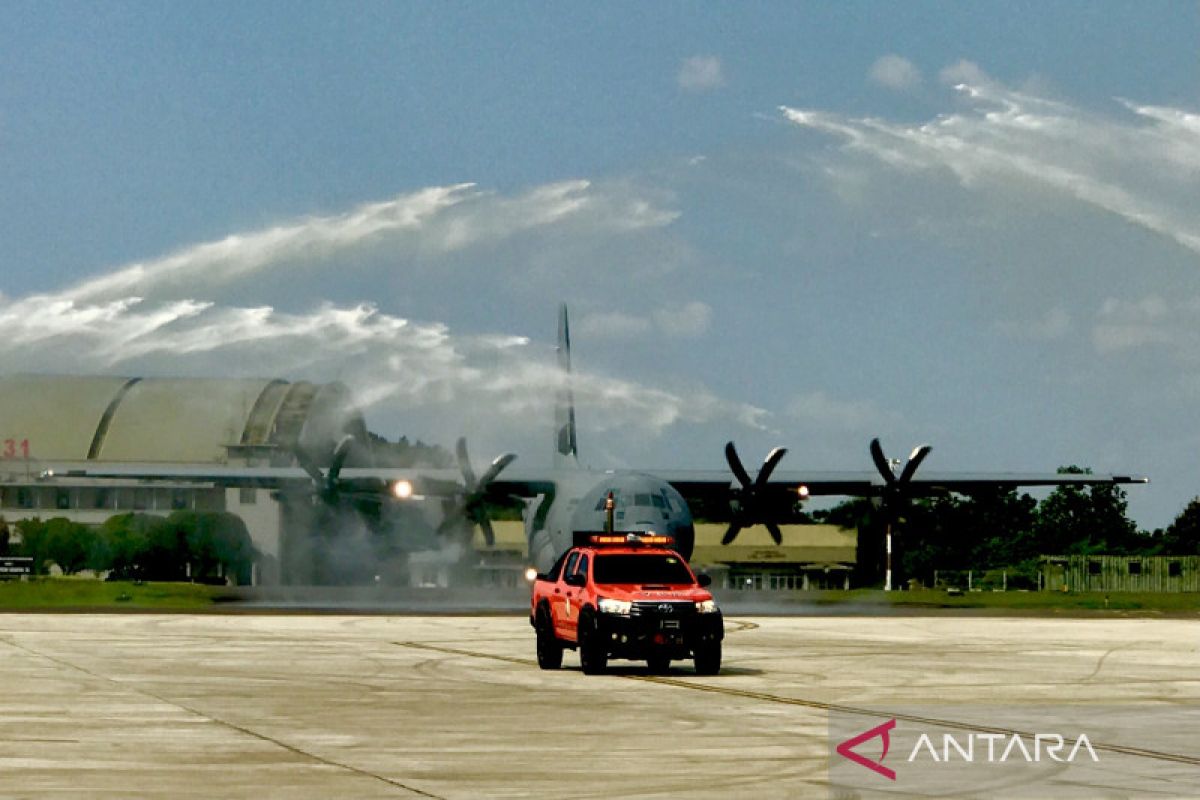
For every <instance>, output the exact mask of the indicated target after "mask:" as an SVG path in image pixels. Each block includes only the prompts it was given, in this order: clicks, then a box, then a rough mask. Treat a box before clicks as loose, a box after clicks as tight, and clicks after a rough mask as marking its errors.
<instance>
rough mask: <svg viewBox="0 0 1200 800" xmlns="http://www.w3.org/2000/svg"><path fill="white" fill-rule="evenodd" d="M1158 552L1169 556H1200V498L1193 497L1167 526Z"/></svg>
mask: <svg viewBox="0 0 1200 800" xmlns="http://www.w3.org/2000/svg"><path fill="white" fill-rule="evenodd" d="M1158 550H1159V552H1161V553H1162V554H1163V555H1168V556H1195V555H1200V497H1193V498H1192V501H1191V502H1190V503H1188V504H1187V505H1186V506H1184V508H1183V510H1182V511H1180V512H1179V516H1177V517H1175V521H1174V522H1172V523H1171V524H1170V525H1168V526H1167V529H1166V530H1165V531H1164V532H1163V535H1162V537H1161V539H1160V540H1159V543H1158Z"/></svg>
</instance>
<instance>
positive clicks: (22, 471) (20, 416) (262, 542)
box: [0, 375, 367, 582]
mask: <svg viewBox="0 0 1200 800" xmlns="http://www.w3.org/2000/svg"><path fill="white" fill-rule="evenodd" d="M346 432H350V433H354V434H355V435H357V436H359V437H360V438H361V439H363V440H365V439H366V438H367V435H366V426H365V425H364V423H363V420H362V417H361V415H360V414H359V413H358V412H357V411H355V410H354V409H353V407H352V404H351V402H350V393H349V391H348V390H347V389H346V387H345V386H343V385H341V384H338V383H330V384H312V383H306V382H296V383H289V382H287V381H282V380H266V379H209V378H144V379H143V378H124V377H98V376H65V375H12V376H4V377H0V514H2V515H3V516H4V517H5V518H6V519H7V520H8V521H10V522H12V521H15V520H19V519H25V518H31V517H41V518H43V519H46V518H50V517H67V518H68V519H72V520H74V521H77V522H83V523H87V524H99V523H101V522H103V521H104V520H106V519H108V518H109V517H111V516H113V515H114V514H118V513H123V512H128V511H137V512H146V513H160V514H168V513H170V512H171V511H173V510H179V509H192V510H200V511H230V512H232V513H234V514H237V515H238V516H239V517H241V518H242V520H243V521H244V522H245V523H246V527H247V529H248V530H249V532H250V536H251V538H252V539H253V541H254V545H255V547H256V548H257V549H258V550H259V552H260V553H262V554H263V556H264V559H263V562H264V564H265V565H267V571H268V573H274V574H267V575H266V576H265V577H266V578H267V580H268V582H272V581H273V580H275V579H277V578H278V565H281V564H282V568H283V570H284V571H285V572H286V571H287V570H288V568H289V565H288V560H289V557H291V558H292V560H294V561H296V562H302V561H303V553H292V554H289V552H288V550H289V541H288V538H287V536H286V533H287V532H286V531H284V530H283V529H282V528H281V525H280V517H281V514H280V506H279V504H278V503H276V502H275V501H274V500H272V499H271V498H270V496H269V494H268V493H267V492H263V491H259V490H256V489H227V488H222V487H219V486H215V485H212V484H207V485H205V484H197V483H194V482H182V481H181V482H177V483H169V482H162V481H154V482H139V481H134V480H123V481H122V480H89V479H82V478H71V477H66V476H64V475H63V474H62V470H63V469H64V468H65V469H70V468H72V467H86V466H87V465H89V464H91V465H94V464H97V463H109V464H131V465H136V464H143V465H157V466H162V465H170V466H179V467H187V466H201V467H204V466H212V465H227V466H261V465H284V464H287V465H290V464H291V463H293V456H292V450H293V448H295V447H296V446H298V445H299V446H302V447H304V448H306V449H308V450H310V451H311V452H313V453H328V452H331V451H332V448H333V444H334V443H335V442H336V441H337V440H338V439H339V438H340V437H341V436H342V435H343V434H344V433H346ZM51 465H53V466H54V467H55V468H57V470H58V474H53V475H52V474H50V473H49V472H48V467H49V466H51ZM291 549H292V550H293V551H297V550H302V549H303V548H302V547H299V546H298V545H297V546H293V547H292V548H291ZM294 568H295V569H297V570H300V569H302V565H294Z"/></svg>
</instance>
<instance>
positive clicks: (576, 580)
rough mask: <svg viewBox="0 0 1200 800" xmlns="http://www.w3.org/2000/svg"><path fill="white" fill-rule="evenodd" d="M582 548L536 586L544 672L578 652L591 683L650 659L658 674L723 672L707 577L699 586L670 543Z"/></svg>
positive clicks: (588, 543)
mask: <svg viewBox="0 0 1200 800" xmlns="http://www.w3.org/2000/svg"><path fill="white" fill-rule="evenodd" d="M576 542H577V545H576V546H575V547H572V548H571V549H570V550H568V551H567V552H566V553H564V554H563V555H562V557H561V558H560V559H559V560H558V561H557V562H556V563H555V565H554V566H553V567H551V569H550V571H549V572H547V573H545V574H541V575H538V576H537V578H536V579H535V580H534V583H533V595H532V598H531V603H530V615H529V621H530V624H531V625H533V629H534V631H535V632H536V634H537V659H538V666H540V667H541V668H542V669H558V668H559V667H560V666H562V658H563V650H564V649H572V650H578V651H579V661H580V664H581V666H582V667H583V671H584V672H585V673H587V674H589V675H591V674H597V673H601V672H603V671H604V670H605V668H606V667H607V665H608V660H609V659H610V658H624V659H632V660H643V659H644V660H645V661H646V662H647V664H648V665H649V667H650V670H651V671H652V672H656V673H662V672H666V671H667V669H668V668H669V667H670V664H671V661H672V660H676V659H687V658H691V659H693V660H694V662H695V667H696V672H697V673H698V674H701V675H715V674H717V673H718V672H719V671H720V669H721V641H722V640H723V639H724V637H725V629H724V621H723V619H722V616H721V611H720V609H718V608H717V604H716V602H715V601H714V600H713V596H712V593H711V592H709V591H708V590H707V589H706V588H704V587H706V586H707V585H708V583H709V579H708V576H707V575H702V576H700V577H699V578H697V577H696V575H695V574H694V573H693V572H692V570H691V568H690V567H688V565H687V562H686V561H684V559H683V557H682V556H680V555H679V554H678V553H677V552H675V551H674V550H672V549H670V547H669V546H668V544H669V542H670V539H669V538H668V537H661V536H653V535H649V536H647V535H641V534H636V533H630V534H577V535H576Z"/></svg>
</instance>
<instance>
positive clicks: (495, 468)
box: [65, 305, 1148, 571]
mask: <svg viewBox="0 0 1200 800" xmlns="http://www.w3.org/2000/svg"><path fill="white" fill-rule="evenodd" d="M558 361H559V366H560V368H561V369H562V370H563V371H564V372H565V373H566V374H567V375H568V376H569V374H570V370H571V350H570V331H569V325H568V318H567V308H566V306H565V305H564V306H561V307H560V309H559V324H558ZM555 427H556V430H555V461H554V467H553V468H552V469H524V468H522V467H521V466H519V465H518V466H512V464H513V461H515V460H516V456H515V455H513V454H511V453H506V454H504V455H502V456H500V457H498V458H496V459H495V460H494V461H493V462H492V463H491V464H490V465H489V467H488V469H487V470H486V471H485V472H484V473H483V475H481V476H477V475H476V473H475V471H474V470H473V469H472V466H471V461H470V457H469V455H468V452H467V447H466V443H465V441H463V440H461V439H460V440H459V442H458V445H457V448H456V455H457V458H458V466H459V469H458V471H454V470H447V469H426V468H416V467H414V468H408V469H396V468H375V467H355V468H343V465H344V464H345V463H346V460H347V456H348V454H349V453H350V452H351V450H352V449H353V448H355V447H357V446H359V445H358V443H357V442H356V441H355V440H354V438H353V437H351V436H346V437H344V438H343V439H342V440H341V441H340V442H339V443H338V445H337V446H336V448H334V450H333V452H332V454H331V456H330V457H329V459H328V463H329V466H328V467H327V468H326V469H325V470H324V471H322V470H321V468H320V466H319V465H318V464H317V463H316V462H315V461H314V460H313V459H312V458H311V456H310V455H306V454H304V453H303V452H300V451H297V453H296V456H297V461H298V462H299V464H300V466H299V467H292V468H287V467H196V468H187V467H182V468H181V467H164V466H159V465H100V464H96V465H92V464H88V465H86V466H83V467H77V465H71V468H69V469H68V471H67V472H66V473H65V474H66V475H67V476H80V477H94V478H125V479H142V480H173V481H180V480H186V481H196V482H203V483H213V484H216V485H219V486H227V487H265V488H270V489H274V490H277V491H282V492H285V493H286V492H293V493H302V492H304V491H308V492H310V493H311V495H312V496H313V498H314V501H315V502H319V503H321V504H324V505H327V506H332V507H334V508H339V507H345V506H351V507H355V506H361V504H363V503H367V504H371V503H385V502H392V501H396V502H403V501H405V500H408V499H409V498H414V497H427V498H439V497H440V498H445V499H447V500H448V501H449V502H450V508H449V510H448V511H447V513H446V519H445V520H444V521H443V523H442V525H441V526H440V529H441V530H443V531H444V530H448V529H450V528H452V527H454V526H456V525H462V524H464V523H472V524H477V525H479V526H480V528H481V530H482V532H483V535H484V538H485V540H487V541H488V542H489V543H491V541H492V529H491V524H490V521H489V519H488V512H487V507H488V504H489V503H490V502H496V501H501V502H503V501H507V500H510V499H512V498H520V499H522V500H523V501H524V503H525V514H524V520H525V532H526V536H527V538H528V545H529V551H528V552H529V558H530V560H531V561H532V563H533V565H534V566H535V567H536V568H537V569H538V570H539V571H545V570H546V569H548V568H549V567H550V566H551V564H553V563H554V561H555V560H556V559H557V558H558V556H559V555H561V554H562V553H563V552H565V551H566V550H567V549H569V548H570V547H571V546H572V544H573V536H574V532H576V531H596V530H602V529H604V526H605V522H606V515H605V502H606V500H607V498H608V496H609V495H610V494H611V495H612V496H613V500H614V502H615V509H614V516H615V519H614V524H615V526H616V528H617V529H619V530H621V531H643V532H644V531H654V532H656V533H662V534H666V535H669V536H672V537H673V538H674V540H675V548H676V549H677V550H678V551H679V552H680V553H681V554H682V555H683V556H684V557H685V558H690V557H691V553H692V549H693V546H694V542H695V532H694V526H693V523H692V515H691V511H690V508H689V504H688V499H691V500H693V501H696V500H702V501H704V502H705V503H706V505H710V504H711V503H713V502H717V503H727V504H728V508H729V519H730V522H729V527H728V529H727V531H726V533H725V537H724V539H723V540H722V542H723V543H724V544H729V543H730V542H732V541H733V540H734V539H735V538H736V537H737V535H738V532H739V531H741V530H742V529H743V528H747V527H750V526H753V525H764V526H765V527H766V528H767V529H768V531H769V532H770V533H771V536H772V537H773V538H774V539H775V541H776V542H780V541H781V538H782V537H781V533H780V529H779V527H778V524H779V522H780V521H781V520H784V519H787V518H788V515H789V514H790V513H792V512H793V509H794V508H795V506H796V504H797V502H798V501H802V500H803V499H804V498H806V497H809V496H812V495H846V496H864V497H871V498H875V499H876V500H877V501H878V502H879V503H881V504H882V505H883V506H884V509H885V511H886V512H887V513H886V516H888V517H889V518H893V519H894V518H895V517H896V516H897V515H898V514H899V512H900V509H902V508H903V505H904V503H906V502H907V501H908V500H909V499H911V498H914V497H923V496H930V495H937V494H941V493H946V492H953V493H960V494H970V493H972V492H973V491H974V492H978V491H981V490H986V489H996V488H1000V489H1011V488H1015V487H1019V486H1062V485H1068V484H1069V485H1077V486H1086V485H1097V484H1127V483H1146V482H1147V481H1148V479H1147V478H1144V477H1136V476H1129V475H1091V474H1087V475H1075V474H1071V475H1067V474H1055V473H963V472H956V473H921V474H919V475H918V468H919V467H920V466H921V464H922V462H923V461H924V460H925V458H926V456H928V455H929V453H930V450H931V448H930V447H929V446H927V445H926V446H922V447H918V448H917V449H915V450H914V451H913V452H912V454H911V455H910V456H909V459H908V461H907V462H906V463H905V465H904V467H903V469H901V470H900V472H899V473H898V474H897V473H896V471H895V469H894V465H893V462H890V461H889V460H888V459H887V458H886V457H885V455H884V453H883V449H882V447H881V446H880V444H879V440H878V439H876V440H873V441H872V442H871V444H870V448H869V451H870V454H871V459H872V461H873V463H874V466H875V470H874V471H870V470H863V471H853V472H819V471H809V470H779V469H777V467H778V466H779V463H780V461H781V459H782V458H783V457H784V455H785V454H786V452H787V451H786V449H784V448H782V447H777V448H775V449H774V450H772V451H771V452H770V453H769V454H768V455H767V457H766V459H765V460H764V461H763V464H762V466H761V467H760V468H759V470H758V472H757V473H756V474H755V475H754V476H753V477H751V475H750V473H749V471H748V470H747V469H746V468H745V466H744V465H743V464H742V461H741V458H740V457H739V455H738V452H737V449H736V448H735V447H734V444H733V442H729V443H727V444H726V445H725V460H726V462H727V464H728V466H729V472H725V471H724V470H680V469H666V470H646V471H640V470H596V469H589V468H585V467H582V466H580V464H579V459H578V445H577V434H576V426H575V404H574V399H573V396H572V392H571V389H570V382H569V377H568V380H567V381H565V382H564V384H563V387H562V388H561V389H560V390H559V392H558V396H557V398H556V404H555ZM306 485H307V489H306V488H305V487H306Z"/></svg>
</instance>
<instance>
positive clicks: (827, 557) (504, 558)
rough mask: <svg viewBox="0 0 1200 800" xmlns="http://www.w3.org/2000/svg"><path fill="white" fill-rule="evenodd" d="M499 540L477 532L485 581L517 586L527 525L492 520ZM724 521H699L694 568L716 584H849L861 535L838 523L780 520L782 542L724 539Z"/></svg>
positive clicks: (758, 537)
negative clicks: (487, 542)
mask: <svg viewBox="0 0 1200 800" xmlns="http://www.w3.org/2000/svg"><path fill="white" fill-rule="evenodd" d="M492 527H493V529H494V531H495V534H496V542H495V544H494V545H492V546H491V547H488V546H486V545H485V544H484V542H483V537H482V536H481V535H480V534H479V532H478V531H477V532H476V533H475V539H474V542H473V546H474V548H475V551H476V553H477V554H478V557H479V560H478V569H479V571H480V577H481V581H482V583H483V584H484V585H489V586H502V587H508V586H517V585H519V582H520V581H521V580H522V579H523V578H522V574H523V572H524V570H525V567H526V566H527V565H528V553H527V548H526V542H525V526H524V524H523V523H521V522H493V523H492ZM725 530H726V527H725V525H719V524H699V525H697V526H696V546H695V550H694V551H693V553H692V559H691V563H692V567H693V568H694V569H696V570H697V571H699V572H707V573H708V574H709V575H711V576H712V578H713V585H714V586H717V587H720V588H723V589H730V590H782V591H786V590H797V589H798V590H807V589H848V588H850V573H851V571H852V570H853V569H854V564H855V558H856V553H857V547H858V534H857V532H856V531H854V530H853V529H850V530H846V529H842V528H839V527H838V526H836V525H782V526H780V530H781V532H782V533H783V544H782V545H777V544H775V542H774V541H773V540H772V539H771V535H770V533H768V531H767V529H766V528H763V527H761V526H756V527H753V528H745V529H743V530H742V532H741V533H739V534H738V537H737V539H735V540H734V542H733V544H730V545H723V544H721V538H722V537H723V536H724V535H725Z"/></svg>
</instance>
